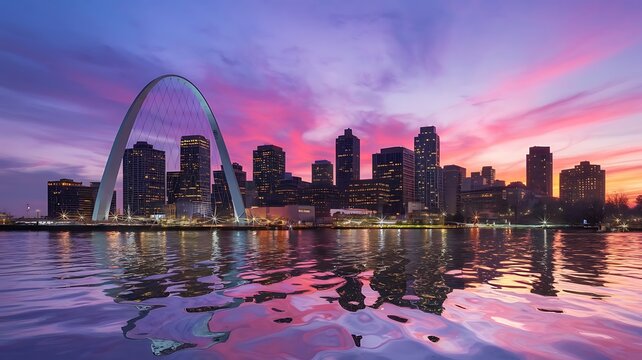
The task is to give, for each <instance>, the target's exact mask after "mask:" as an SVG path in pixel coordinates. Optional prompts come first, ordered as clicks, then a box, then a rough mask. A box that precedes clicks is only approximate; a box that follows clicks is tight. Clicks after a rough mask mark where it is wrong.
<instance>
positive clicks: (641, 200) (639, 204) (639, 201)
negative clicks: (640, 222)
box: [635, 195, 642, 213]
mask: <svg viewBox="0 0 642 360" xmlns="http://www.w3.org/2000/svg"><path fill="white" fill-rule="evenodd" d="M635 210H636V211H637V212H638V213H642V195H638V197H636V198H635Z"/></svg>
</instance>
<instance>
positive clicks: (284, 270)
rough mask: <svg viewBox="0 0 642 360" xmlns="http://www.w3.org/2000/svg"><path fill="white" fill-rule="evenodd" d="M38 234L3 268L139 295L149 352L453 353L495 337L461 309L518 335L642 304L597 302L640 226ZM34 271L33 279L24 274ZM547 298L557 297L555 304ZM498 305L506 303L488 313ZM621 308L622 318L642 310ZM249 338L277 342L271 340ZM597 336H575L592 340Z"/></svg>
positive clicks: (620, 270)
mask: <svg viewBox="0 0 642 360" xmlns="http://www.w3.org/2000/svg"><path fill="white" fill-rule="evenodd" d="M42 237H46V239H45V242H44V244H46V245H45V248H43V247H42V245H43V242H38V241H35V240H33V241H27V242H26V243H25V244H26V245H25V246H26V248H21V247H18V248H15V249H11V248H10V247H9V246H7V243H6V242H2V243H0V244H2V247H1V248H0V250H1V251H2V252H1V253H0V255H3V256H13V257H14V258H16V257H17V258H20V259H21V260H22V261H28V260H29V259H30V258H33V257H36V258H37V259H38V260H39V261H41V262H40V263H37V265H34V266H33V267H30V268H29V269H28V270H26V271H25V272H23V273H20V272H15V273H12V272H11V271H10V269H11V268H10V264H8V263H6V262H5V263H3V264H2V266H1V267H0V271H2V272H3V273H4V274H3V276H5V278H6V277H7V276H9V277H11V278H12V279H13V280H22V281H36V279H37V280H38V281H39V283H38V284H37V285H42V283H43V282H45V283H48V282H51V281H55V285H56V286H58V287H60V288H67V287H71V286H75V287H81V288H83V287H89V286H91V287H97V288H98V289H100V291H102V293H103V294H105V295H107V296H108V297H109V298H111V299H113V301H114V302H115V303H116V304H121V305H122V306H134V307H135V308H134V309H135V311H136V313H137V314H136V315H135V316H133V317H131V318H129V319H126V320H125V321H123V322H122V324H121V325H120V326H121V330H122V333H123V334H124V336H125V338H127V339H146V340H148V341H150V346H151V353H153V354H155V355H167V354H173V353H176V354H183V353H185V354H193V353H191V352H190V351H214V352H218V354H219V355H226V354H227V355H229V354H234V351H238V349H239V348H238V347H239V346H244V350H243V351H246V352H244V354H245V355H246V356H249V357H251V354H253V353H252V352H251V351H259V349H262V350H260V351H259V353H260V352H261V351H267V352H268V353H271V354H278V352H275V351H277V350H278V349H279V346H280V345H278V344H281V342H283V346H285V347H287V346H288V344H287V343H288V341H289V342H290V343H291V344H290V346H293V348H292V349H290V350H287V351H286V350H283V349H282V350H283V351H285V353H287V354H289V355H290V356H293V357H306V356H308V355H311V356H313V355H315V354H317V353H319V352H325V351H332V353H333V354H335V355H336V354H343V353H344V352H345V356H347V357H350V356H353V355H355V354H358V353H354V352H353V351H354V349H355V348H359V349H361V351H375V352H374V353H372V354H376V353H378V352H377V351H379V354H382V355H384V356H388V355H391V354H392V353H394V351H393V352H392V353H388V352H386V351H387V350H385V351H384V350H382V349H388V347H389V346H392V345H390V344H391V343H390V342H391V341H393V340H395V339H396V340H395V341H401V343H403V344H405V346H410V347H414V346H420V347H421V348H422V349H424V347H427V348H426V349H432V350H430V351H437V352H438V353H440V352H441V353H442V354H448V353H449V351H455V350H454V349H458V348H459V347H462V346H463V347H465V346H464V345H463V343H462V344H460V343H457V342H465V341H469V342H470V343H472V344H478V345H479V344H482V343H486V342H487V341H488V340H489V339H487V340H484V341H482V340H481V339H482V338H483V335H482V334H483V331H482V330H480V329H481V328H480V329H477V328H476V327H474V326H464V327H462V324H463V323H462V319H465V320H463V321H471V324H473V323H474V321H473V319H477V320H475V321H477V322H482V323H484V322H485V323H492V324H494V325H488V326H494V327H496V331H497V333H498V334H501V333H502V331H504V330H501V329H503V327H508V328H510V329H512V330H511V331H513V333H511V334H512V335H513V336H517V335H516V333H514V331H515V329H521V330H526V329H528V328H529V327H530V326H531V325H529V323H524V322H522V320H523V319H524V318H525V315H524V314H525V313H524V312H525V311H526V312H528V311H530V310H528V309H533V311H535V312H536V313H535V314H534V315H533V316H545V315H541V314H543V313H546V314H549V315H546V316H552V315H557V316H570V315H568V314H574V313H575V314H580V313H582V312H587V311H588V312H590V311H598V309H600V307H605V306H621V307H622V308H620V309H619V310H617V313H618V314H622V313H626V312H627V311H629V310H631V311H634V310H632V309H633V308H635V307H636V305H640V304H638V303H636V301H634V300H630V301H629V300H627V301H624V302H621V303H618V305H615V302H614V303H608V304H607V303H603V302H602V303H595V301H599V300H597V299H603V300H604V299H608V298H610V297H612V296H613V294H614V291H613V290H612V288H617V291H615V292H616V293H617V294H619V296H622V294H623V293H625V292H630V293H632V294H636V291H637V290H636V289H637V288H636V286H639V285H642V276H641V275H640V274H641V273H642V269H641V268H640V266H639V265H637V264H638V263H637V262H636V261H634V260H633V259H636V255H637V259H638V260H639V258H640V255H641V250H640V249H641V248H642V246H640V245H642V236H640V235H639V234H635V235H630V234H622V235H620V234H611V235H602V234H591V233H581V232H576V233H573V232H569V233H564V232H560V231H553V230H542V229H532V230H510V229H509V230H504V229H495V230H492V229H491V230H480V229H468V230H457V231H446V230H405V231H404V230H392V229H386V230H337V231H335V230H317V231H300V230H293V231H250V232H245V231H217V232H187V231H182V232H131V233H118V232H108V233H94V234H92V233H78V234H72V233H69V232H61V233H46V234H45V233H43V234H38V236H36V237H35V238H42ZM632 239H633V240H632ZM632 242H633V245H632V244H631V243H632ZM635 244H638V246H637V247H636V246H635ZM20 251H22V252H20ZM34 254H36V255H34ZM37 254H39V255H37ZM32 260H33V259H32ZM34 273H35V274H37V276H36V278H35V279H34V278H29V277H28V276H27V275H29V274H34ZM7 274H8V275H7ZM619 274H625V275H626V276H627V279H629V280H628V282H627V281H623V280H622V279H620V278H618V276H619ZM47 276H50V277H51V278H53V280H46V279H47ZM50 285H51V284H48V286H50ZM560 297H564V298H563V299H560ZM491 299H492V300H491ZM498 299H499V300H500V301H502V303H501V304H500V303H497V300H498ZM547 299H558V302H556V303H554V305H555V306H557V307H553V306H551V304H553V303H550V302H549V300H547ZM627 299H628V298H627ZM560 300H561V301H562V302H560ZM520 303H521V304H531V303H533V304H537V305H533V306H530V307H528V308H521V307H520V306H522V305H520V306H518V305H517V304H520ZM510 304H513V305H510ZM50 305H51V304H50ZM3 306H4V305H3ZM565 306H566V307H565ZM500 308H501V309H503V310H502V311H500V314H501V313H502V312H503V313H504V314H502V316H499V315H493V316H490V315H489V314H491V313H494V312H495V311H497V309H500ZM472 309H477V310H475V312H472V313H471V310H472ZM467 311H468V312H467ZM18 314H22V312H21V311H19V310H15V316H18ZM520 314H521V315H520ZM538 314H540V315H538ZM551 314H552V315H551ZM446 315H448V316H446ZM486 315H488V316H489V317H485V316H486ZM443 316H446V318H444V317H443ZM618 316H619V315H618ZM460 317H461V318H460ZM520 317H521V319H522V320H519V319H520ZM542 319H544V318H542ZM537 321H543V320H537ZM537 321H536V322H537ZM556 321H558V322H562V323H563V322H564V321H567V322H569V324H571V323H573V322H574V321H577V319H575V318H573V319H569V318H560V319H557V320H556ZM628 321H629V324H628V325H627V326H629V328H630V326H632V325H631V323H630V322H631V321H642V319H639V317H638V318H634V320H630V317H629V320H628ZM429 324H432V328H431V327H429V326H428V325H429ZM635 324H636V325H633V326H639V324H640V322H638V323H635ZM576 325H577V324H576ZM569 326H570V325H569ZM400 327H401V328H400ZM612 328H613V329H618V327H617V326H615V327H612ZM1 329H2V327H0V330H1ZM404 329H405V330H404ZM411 329H412V330H411ZM431 329H432V330H431ZM435 329H442V330H435ZM635 329H636V330H632V331H633V333H634V334H637V335H642V334H640V328H639V327H637V328H635ZM531 330H532V329H531ZM400 331H401V332H400ZM440 331H441V332H440ZM612 331H614V332H616V330H612ZM625 332H626V331H625ZM272 333H275V334H279V336H280V337H282V338H283V339H281V338H275V337H274V336H272V337H270V334H272ZM629 333H630V331H629ZM313 334H316V335H314V336H317V338H316V340H313V339H312V338H311V336H313ZM611 335H613V334H610V335H605V336H609V337H610V336H611ZM620 335H621V334H620ZM480 336H481V337H480ZM454 337H457V338H458V339H459V340H457V342H453V343H451V345H450V347H446V348H443V349H442V348H440V347H435V346H437V345H438V344H442V343H444V340H443V339H444V338H445V339H447V340H446V341H448V339H449V338H450V339H451V340H450V341H454ZM252 339H255V340H252ZM256 339H264V340H265V341H268V339H269V341H270V342H271V344H273V345H272V347H268V348H265V347H264V345H265V344H263V343H260V344H259V343H257V342H256V341H259V340H256ZM346 339H347V340H346ZM494 339H495V340H496V341H499V340H498V338H494ZM595 339H597V338H595ZM595 339H593V340H591V339H589V340H586V341H585V340H582V341H584V342H585V343H587V344H590V345H591V346H597V347H598V348H599V343H600V341H597V340H595ZM490 340H492V339H490ZM261 341H263V340H261ZM297 341H298V342H299V344H298V345H295V343H297ZM480 341H482V342H480ZM574 341H577V340H574ZM596 341H597V343H596ZM602 342H604V341H602ZM470 343H469V344H467V345H466V346H473V345H471V344H470ZM431 344H434V345H431ZM456 344H457V345H456ZM583 344H584V343H583ZM596 344H597V345H596ZM214 345H216V346H214ZM478 345H475V346H478ZM396 346H397V345H396ZM458 346H459V347H458ZM479 346H481V345H479ZM506 346H508V348H506ZM511 346H512V347H511ZM245 347H247V349H246V348H245ZM518 347H519V346H518V345H514V346H513V345H505V346H499V345H498V347H497V348H496V349H495V347H493V349H495V350H492V351H497V354H500V355H501V356H499V357H505V358H510V357H511V356H513V355H511V354H513V353H520V352H523V351H545V350H544V349H542V350H524V349H522V348H519V349H518ZM351 349H352V350H351ZM368 349H370V350H368ZM377 349H378V350H377ZM392 349H394V347H393V348H392ZM483 349H486V350H484V351H490V350H488V349H490V348H488V347H487V345H484V346H483ZM424 350H425V349H424ZM247 351H249V352H247ZM381 351H383V352H381ZM471 351H472V350H471ZM600 351H602V350H600ZM257 354H258V353H257ZM266 354H267V353H266ZM450 355H452V353H450ZM540 355H541V354H540ZM185 356H187V355H185Z"/></svg>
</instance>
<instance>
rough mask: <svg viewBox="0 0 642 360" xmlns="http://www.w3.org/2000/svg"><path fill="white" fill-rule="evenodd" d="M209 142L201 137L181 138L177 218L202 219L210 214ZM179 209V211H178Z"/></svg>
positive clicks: (210, 174) (189, 136)
mask: <svg viewBox="0 0 642 360" xmlns="http://www.w3.org/2000/svg"><path fill="white" fill-rule="evenodd" d="M210 154H211V152H210V141H209V139H207V138H206V137H204V136H202V135H188V136H182V137H181V161H180V162H181V189H180V196H179V197H178V198H177V200H176V201H177V203H178V202H179V200H180V202H181V206H180V207H177V216H188V217H202V216H209V215H210V214H211V212H212V205H211V201H212V198H211V194H212V185H211V176H212V173H211V163H210ZM179 208H180V209H179Z"/></svg>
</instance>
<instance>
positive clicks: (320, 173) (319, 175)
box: [312, 160, 334, 184]
mask: <svg viewBox="0 0 642 360" xmlns="http://www.w3.org/2000/svg"><path fill="white" fill-rule="evenodd" d="M312 183H313V184H333V183H334V170H333V166H332V163H331V162H330V161H328V160H317V161H315V162H314V163H313V164H312Z"/></svg>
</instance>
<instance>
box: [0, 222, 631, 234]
mask: <svg viewBox="0 0 642 360" xmlns="http://www.w3.org/2000/svg"><path fill="white" fill-rule="evenodd" d="M319 229H334V230H394V229H397V230H456V229H494V230H508V229H547V230H575V231H577V230H583V231H591V232H598V229H597V227H588V228H587V227H583V226H573V225H549V226H546V227H542V226H541V225H510V226H506V225H501V226H499V225H496V226H491V225H481V226H455V225H384V226H339V225H309V226H292V227H289V226H256V225H187V226H181V225H171V226H164V225H157V224H144V225H132V224H65V225H51V224H47V225H39V224H7V225H0V231H50V232H52V231H53V232H55V231H79V232H87V231H127V232H148V231H151V232H157V231H213V230H225V231H230V230H235V231H256V230H319ZM629 231H633V232H637V231H642V229H636V228H632V229H629Z"/></svg>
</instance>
